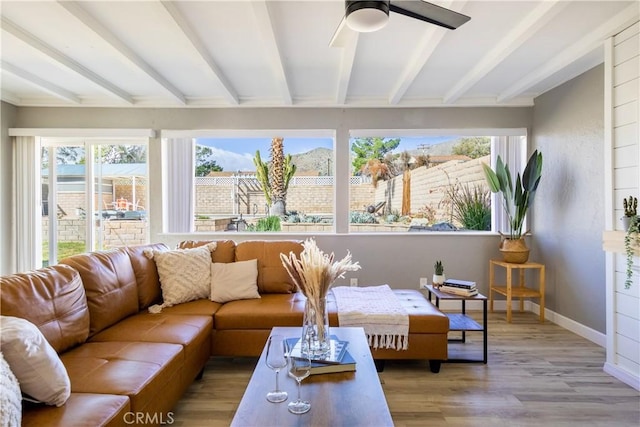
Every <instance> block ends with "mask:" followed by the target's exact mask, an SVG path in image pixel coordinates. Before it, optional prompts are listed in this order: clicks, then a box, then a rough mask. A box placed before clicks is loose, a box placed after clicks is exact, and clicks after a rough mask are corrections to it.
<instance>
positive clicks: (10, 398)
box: [0, 352, 22, 427]
mask: <svg viewBox="0 0 640 427" xmlns="http://www.w3.org/2000/svg"><path fill="white" fill-rule="evenodd" d="M0 390H2V393H0V425H1V426H3V427H4V426H19V425H21V424H22V393H21V392H20V384H18V379H17V378H16V376H15V375H14V374H13V372H12V371H11V367H10V366H9V364H8V363H7V361H6V360H5V359H4V357H3V356H2V352H0Z"/></svg>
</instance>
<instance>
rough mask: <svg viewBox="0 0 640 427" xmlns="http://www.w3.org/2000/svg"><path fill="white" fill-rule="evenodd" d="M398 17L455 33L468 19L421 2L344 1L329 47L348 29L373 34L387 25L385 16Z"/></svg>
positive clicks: (398, 0) (387, 18) (397, 0)
mask: <svg viewBox="0 0 640 427" xmlns="http://www.w3.org/2000/svg"><path fill="white" fill-rule="evenodd" d="M390 11H391V12H395V13H399V14H401V15H405V16H408V17H410V18H415V19H419V20H421V21H425V22H428V23H430V24H434V25H438V26H441V27H444V28H448V29H450V30H455V29H456V28H458V27H459V26H460V25H462V24H464V23H465V22H467V21H468V20H470V19H471V18H470V17H469V16H466V15H463V14H461V13H458V12H455V11H453V10H450V9H446V8H444V7H441V6H438V5H436V4H433V3H428V2H426V1H422V0H405V1H402V0H392V1H389V0H383V1H380V0H378V1H374V0H345V16H344V18H343V19H342V21H341V22H340V25H338V29H337V30H336V32H335V34H334V35H333V38H332V40H331V43H329V44H330V45H331V46H333V45H335V44H340V43H336V39H337V38H339V37H340V35H341V34H342V33H343V30H344V27H345V24H346V26H347V27H348V28H350V29H352V30H354V31H358V32H361V33H366V32H372V31H377V30H379V29H381V28H382V27H384V26H385V25H386V24H387V22H388V21H389V12H390Z"/></svg>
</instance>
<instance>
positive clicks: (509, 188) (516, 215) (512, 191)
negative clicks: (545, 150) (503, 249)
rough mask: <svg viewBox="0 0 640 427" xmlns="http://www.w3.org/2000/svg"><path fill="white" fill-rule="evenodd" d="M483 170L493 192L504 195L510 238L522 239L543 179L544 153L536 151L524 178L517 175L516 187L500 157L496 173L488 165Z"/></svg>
mask: <svg viewBox="0 0 640 427" xmlns="http://www.w3.org/2000/svg"><path fill="white" fill-rule="evenodd" d="M482 168H483V169H484V174H485V178H486V179H487V183H488V185H489V189H490V190H491V192H493V193H498V192H500V193H502V195H503V197H502V202H503V207H504V210H505V213H506V214H507V217H508V218H509V238H511V239H513V240H516V239H519V238H520V237H522V224H523V222H524V217H525V216H526V214H527V210H528V209H529V207H530V206H531V204H532V203H533V198H534V196H535V193H536V190H537V189H538V184H540V178H542V153H539V152H538V150H536V151H534V152H533V154H531V157H529V161H528V162H527V166H526V167H525V168H524V173H523V174H522V177H520V173H519V172H518V174H517V175H516V182H515V185H514V184H513V180H512V178H511V172H510V171H509V166H508V165H506V164H505V163H504V162H503V161H502V159H501V158H500V156H498V160H497V161H496V170H495V171H494V170H493V169H491V168H490V167H489V166H488V165H486V164H483V165H482Z"/></svg>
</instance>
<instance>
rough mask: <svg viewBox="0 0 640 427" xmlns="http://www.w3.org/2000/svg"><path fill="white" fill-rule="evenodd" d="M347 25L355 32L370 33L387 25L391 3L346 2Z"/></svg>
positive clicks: (349, 0) (348, 0)
mask: <svg viewBox="0 0 640 427" xmlns="http://www.w3.org/2000/svg"><path fill="white" fill-rule="evenodd" d="M346 17H347V25H348V26H349V28H351V29H352V30H354V31H358V32H361V33H369V32H372V31H377V30H379V29H380V28H382V27H384V26H385V25H387V22H388V21H389V1H357V0H356V1H353V0H347V1H346Z"/></svg>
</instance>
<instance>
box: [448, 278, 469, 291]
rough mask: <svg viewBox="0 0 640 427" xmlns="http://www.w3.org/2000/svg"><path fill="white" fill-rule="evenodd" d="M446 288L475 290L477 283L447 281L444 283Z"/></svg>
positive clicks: (456, 280)
mask: <svg viewBox="0 0 640 427" xmlns="http://www.w3.org/2000/svg"><path fill="white" fill-rule="evenodd" d="M444 285H445V286H451V287H454V288H462V289H475V288H476V282H470V281H468V280H458V279H447V280H445V281H444Z"/></svg>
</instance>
